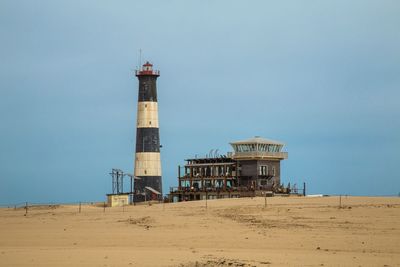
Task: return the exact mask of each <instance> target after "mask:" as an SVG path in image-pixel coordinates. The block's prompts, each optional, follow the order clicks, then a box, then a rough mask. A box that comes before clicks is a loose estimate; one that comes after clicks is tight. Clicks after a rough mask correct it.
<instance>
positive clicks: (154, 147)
mask: <svg viewBox="0 0 400 267" xmlns="http://www.w3.org/2000/svg"><path fill="white" fill-rule="evenodd" d="M137 152H160V138H159V130H158V128H137V130H136V153H137Z"/></svg>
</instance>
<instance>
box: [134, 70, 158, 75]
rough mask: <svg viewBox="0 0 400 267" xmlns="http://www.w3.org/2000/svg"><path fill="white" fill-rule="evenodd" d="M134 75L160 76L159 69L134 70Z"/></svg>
mask: <svg viewBox="0 0 400 267" xmlns="http://www.w3.org/2000/svg"><path fill="white" fill-rule="evenodd" d="M135 75H136V76H138V75H156V76H160V71H159V70H142V69H140V70H135Z"/></svg>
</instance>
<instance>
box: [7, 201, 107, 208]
mask: <svg viewBox="0 0 400 267" xmlns="http://www.w3.org/2000/svg"><path fill="white" fill-rule="evenodd" d="M104 203H105V204H107V202H104V201H79V202H18V203H9V204H0V208H25V207H26V206H28V207H41V206H73V205H97V206H99V205H103V204H104Z"/></svg>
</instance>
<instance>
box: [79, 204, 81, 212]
mask: <svg viewBox="0 0 400 267" xmlns="http://www.w3.org/2000/svg"><path fill="white" fill-rule="evenodd" d="M79 213H81V202H79Z"/></svg>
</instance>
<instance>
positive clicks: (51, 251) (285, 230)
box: [0, 197, 400, 267]
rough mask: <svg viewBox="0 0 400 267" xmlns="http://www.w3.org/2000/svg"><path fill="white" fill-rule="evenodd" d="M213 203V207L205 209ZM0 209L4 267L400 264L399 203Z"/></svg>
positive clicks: (356, 200) (224, 202)
mask: <svg viewBox="0 0 400 267" xmlns="http://www.w3.org/2000/svg"><path fill="white" fill-rule="evenodd" d="M206 205H207V206H206ZM78 211H79V207H78V206H76V205H59V206H38V207H31V208H29V209H28V214H27V215H26V216H25V209H23V208H17V209H14V208H2V209H0V266H69V267H70V266H171V267H172V266H400V197H397V198H396V197H391V198H390V197H342V206H341V207H340V206H339V197H319V198H310V197H271V198H267V205H266V206H265V199H264V198H252V199H251V198H241V199H220V200H208V201H207V203H206V201H194V202H183V203H170V204H153V205H151V206H149V205H136V206H126V207H124V208H122V207H115V208H106V209H105V211H104V209H103V207H99V206H96V205H83V206H82V209H81V213H79V212H78Z"/></svg>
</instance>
